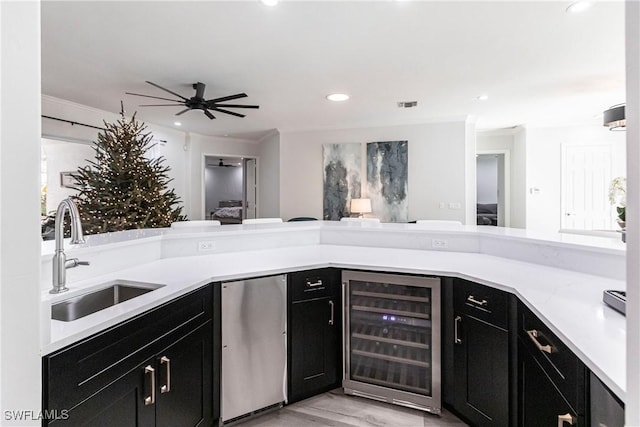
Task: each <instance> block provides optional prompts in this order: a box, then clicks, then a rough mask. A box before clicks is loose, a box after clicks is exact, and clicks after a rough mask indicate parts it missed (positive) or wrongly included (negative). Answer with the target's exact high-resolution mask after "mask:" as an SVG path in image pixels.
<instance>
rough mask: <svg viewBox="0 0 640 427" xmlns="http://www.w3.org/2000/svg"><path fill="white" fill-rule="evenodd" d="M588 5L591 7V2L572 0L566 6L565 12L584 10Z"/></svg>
mask: <svg viewBox="0 0 640 427" xmlns="http://www.w3.org/2000/svg"><path fill="white" fill-rule="evenodd" d="M590 7H591V2H590V1H585V0H578V1H574V2H573V3H571V4H570V5H569V6H567V9H566V12H568V13H580V12H584V11H585V10H587V9H589V8H590Z"/></svg>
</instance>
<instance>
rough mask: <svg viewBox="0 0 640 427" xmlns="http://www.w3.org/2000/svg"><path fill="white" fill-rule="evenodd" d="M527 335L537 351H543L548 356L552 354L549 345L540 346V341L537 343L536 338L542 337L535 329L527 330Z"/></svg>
mask: <svg viewBox="0 0 640 427" xmlns="http://www.w3.org/2000/svg"><path fill="white" fill-rule="evenodd" d="M527 335H529V338H530V339H531V341H533V343H534V344H535V345H536V347H537V348H538V350H540V351H544V352H545V353H549V354H551V353H553V347H551V345H550V344H547V345H542V344H540V341H538V337H539V336H540V335H542V334H541V333H540V332H539V331H537V330H535V329H531V330H527Z"/></svg>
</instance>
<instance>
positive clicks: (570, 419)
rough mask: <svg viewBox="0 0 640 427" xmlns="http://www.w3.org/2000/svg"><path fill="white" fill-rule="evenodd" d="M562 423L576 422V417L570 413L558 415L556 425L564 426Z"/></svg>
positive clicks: (571, 423)
mask: <svg viewBox="0 0 640 427" xmlns="http://www.w3.org/2000/svg"><path fill="white" fill-rule="evenodd" d="M564 423H569V425H570V426H572V425H574V424H575V423H576V419H575V418H574V417H573V416H572V415H571V414H570V413H568V412H567V413H566V414H564V415H558V427H564Z"/></svg>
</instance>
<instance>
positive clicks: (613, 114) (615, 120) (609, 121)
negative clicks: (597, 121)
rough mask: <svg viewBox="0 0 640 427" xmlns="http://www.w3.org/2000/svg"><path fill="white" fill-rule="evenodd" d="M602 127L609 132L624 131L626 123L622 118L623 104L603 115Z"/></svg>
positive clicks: (615, 106)
mask: <svg viewBox="0 0 640 427" xmlns="http://www.w3.org/2000/svg"><path fill="white" fill-rule="evenodd" d="M603 125H604V126H607V127H608V128H609V130H624V129H625V128H626V126H627V121H626V120H625V117H624V104H620V105H614V106H613V107H611V108H609V109H608V110H606V111H605V112H604V113H603Z"/></svg>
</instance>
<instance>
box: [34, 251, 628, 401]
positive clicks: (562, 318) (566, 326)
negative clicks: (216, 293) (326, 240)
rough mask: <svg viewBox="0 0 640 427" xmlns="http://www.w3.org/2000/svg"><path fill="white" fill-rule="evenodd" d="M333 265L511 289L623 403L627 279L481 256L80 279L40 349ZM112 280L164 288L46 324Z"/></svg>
mask: <svg viewBox="0 0 640 427" xmlns="http://www.w3.org/2000/svg"><path fill="white" fill-rule="evenodd" d="M329 266H331V267H339V268H353V269H367V270H377V271H388V272H405V273H416V274H434V275H445V276H452V277H461V278H465V279H469V280H472V281H475V282H478V283H482V284H486V285H489V286H493V287H495V288H498V289H502V290H505V291H508V292H511V293H513V294H515V295H516V296H518V297H519V298H520V300H521V301H522V302H523V303H524V304H526V305H527V306H528V307H529V308H530V309H531V310H532V311H533V312H534V313H536V314H537V315H538V316H539V317H540V318H541V319H542V320H543V321H545V323H546V324H547V326H548V327H549V328H550V329H551V330H552V331H553V332H554V333H556V334H557V335H558V336H559V337H560V338H561V339H562V340H563V341H564V342H565V343H566V344H567V345H568V346H569V347H570V348H571V349H572V351H574V352H575V353H576V355H577V356H578V357H579V358H580V359H581V360H582V361H583V362H584V363H585V364H586V365H587V367H588V368H589V369H591V370H592V371H593V372H594V373H595V374H596V375H597V376H598V377H599V378H600V379H601V380H602V381H603V382H604V383H605V384H606V385H607V386H609V388H611V389H612V391H613V392H614V393H615V394H616V395H617V396H618V397H620V398H621V399H622V400H624V398H625V387H626V385H625V381H626V378H625V375H626V371H625V367H626V363H625V357H626V322H625V317H624V316H623V315H621V314H619V313H617V312H616V311H614V310H612V309H611V308H609V307H607V306H606V305H604V304H603V303H602V291H603V290H605V289H619V290H624V289H625V282H624V281H622V280H613V279H607V278H604V277H601V276H595V275H589V274H584V273H579V272H575V271H569V270H563V269H559V268H554V267H548V266H544V265H540V264H533V263H528V262H523V261H516V260H512V259H507V258H501V257H497V256H492V255H487V254H482V253H463V252H444V251H430V250H416V249H390V248H376V247H361V246H347V245H327V244H314V245H309V246H296V247H285V248H277V249H265V250H253V251H241V252H231V253H219V254H213V255H199V256H188V257H173V258H163V259H159V260H155V261H151V262H148V263H145V264H142V265H139V266H137V267H132V268H126V269H122V270H119V271H116V272H113V273H109V274H105V275H101V276H100V277H96V278H92V279H91V280H82V281H78V282H75V283H73V286H70V288H71V289H72V290H71V291H70V292H67V293H65V294H62V295H56V296H52V295H49V294H48V292H46V291H43V293H42V295H43V303H42V308H43V318H46V320H47V321H46V324H47V326H46V328H49V325H50V331H49V332H50V334H49V336H45V337H43V345H42V352H43V355H46V354H50V353H53V352H55V351H56V350H59V349H61V348H63V347H65V346H67V345H69V344H72V343H74V342H76V341H78V340H80V339H82V338H86V337H88V336H90V335H92V334H94V333H96V332H99V331H101V330H104V329H105V328H107V327H110V326H113V325H116V324H118V323H120V322H122V321H123V320H126V319H128V318H130V317H133V316H135V315H137V314H140V313H142V312H144V311H146V310H149V309H150V308H153V307H155V306H158V305H160V304H162V303H165V302H168V301H170V300H171V299H173V298H175V297H177V296H179V295H182V294H184V293H186V292H189V291H191V290H194V289H197V288H198V287H200V286H202V285H204V284H207V283H210V282H216V281H228V280H234V279H241V278H249V277H256V276H264V275H270V274H278V273H283V272H290V271H299V270H305V269H311V268H320V267H329ZM111 280H127V281H138V282H145V283H154V284H160V285H164V286H163V287H162V288H160V289H157V290H154V291H152V292H149V293H147V294H144V295H141V296H139V297H136V298H133V299H131V300H129V301H125V302H123V303H120V304H118V305H116V306H114V307H110V308H107V309H105V310H102V311H99V312H97V313H94V314H91V315H89V316H86V317H84V318H81V319H78V320H76V321H73V322H61V321H55V320H52V321H50V322H49V321H48V319H49V317H50V312H49V310H50V305H51V303H52V302H56V301H59V300H64V299H67V298H69V297H72V296H74V295H75V294H81V293H83V292H86V291H88V290H91V289H94V288H99V287H100V285H101V284H104V283H105V282H108V281H111ZM44 324H45V322H44V321H43V325H44Z"/></svg>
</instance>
